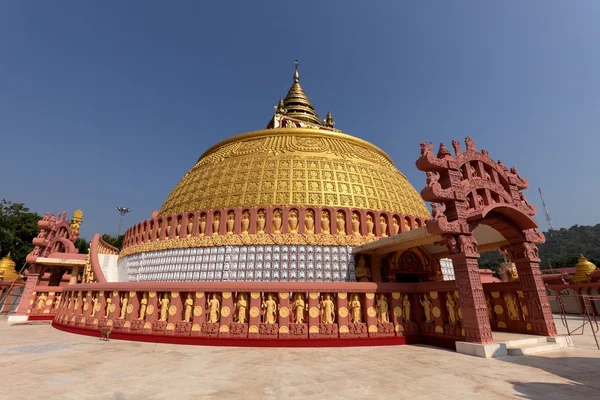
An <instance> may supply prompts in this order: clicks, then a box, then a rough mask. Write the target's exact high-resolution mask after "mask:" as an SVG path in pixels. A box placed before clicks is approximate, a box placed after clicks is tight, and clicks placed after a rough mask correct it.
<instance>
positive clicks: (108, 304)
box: [104, 296, 112, 318]
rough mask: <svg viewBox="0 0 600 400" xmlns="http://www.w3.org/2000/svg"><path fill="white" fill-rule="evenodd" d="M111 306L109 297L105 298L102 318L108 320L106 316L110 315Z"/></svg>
mask: <svg viewBox="0 0 600 400" xmlns="http://www.w3.org/2000/svg"><path fill="white" fill-rule="evenodd" d="M111 305H112V299H111V298H110V296H107V297H106V312H105V313H104V316H105V317H106V318H108V316H109V315H110V308H111V307H110V306H111Z"/></svg>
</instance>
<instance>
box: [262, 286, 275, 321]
mask: <svg viewBox="0 0 600 400" xmlns="http://www.w3.org/2000/svg"><path fill="white" fill-rule="evenodd" d="M263 307H264V308H265V317H264V318H265V323H266V324H274V323H275V321H276V319H277V303H276V302H275V300H273V294H272V293H269V294H267V300H265V301H264V302H263Z"/></svg>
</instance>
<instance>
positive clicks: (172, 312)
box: [169, 306, 177, 317]
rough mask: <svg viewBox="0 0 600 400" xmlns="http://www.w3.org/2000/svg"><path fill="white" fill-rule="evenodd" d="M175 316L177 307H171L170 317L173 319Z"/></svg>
mask: <svg viewBox="0 0 600 400" xmlns="http://www.w3.org/2000/svg"><path fill="white" fill-rule="evenodd" d="M175 314H177V307H176V306H171V307H169V315H170V316H171V317H172V316H173V315H175Z"/></svg>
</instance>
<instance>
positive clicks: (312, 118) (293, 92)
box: [278, 60, 323, 125]
mask: <svg viewBox="0 0 600 400" xmlns="http://www.w3.org/2000/svg"><path fill="white" fill-rule="evenodd" d="M294 64H295V71H294V83H293V84H292V87H290V90H289V91H288V93H287V95H286V96H285V98H284V99H283V108H282V107H278V108H279V109H280V110H281V109H285V111H284V114H285V115H286V116H287V117H290V118H294V119H299V120H301V121H305V122H308V123H311V124H315V125H323V122H322V121H321V119H320V118H319V116H318V115H317V112H316V111H315V108H314V107H313V105H312V104H311V102H310V100H308V97H307V96H306V93H304V89H302V86H300V74H299V73H298V66H299V65H300V63H299V62H298V60H295V61H294Z"/></svg>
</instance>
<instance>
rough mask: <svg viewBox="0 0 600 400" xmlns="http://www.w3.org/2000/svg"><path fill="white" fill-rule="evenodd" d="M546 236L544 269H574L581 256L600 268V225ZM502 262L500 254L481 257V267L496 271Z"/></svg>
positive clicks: (578, 226) (563, 229) (550, 232)
mask: <svg viewBox="0 0 600 400" xmlns="http://www.w3.org/2000/svg"><path fill="white" fill-rule="evenodd" d="M544 235H546V243H544V244H542V245H540V246H539V249H540V256H541V258H542V262H541V264H540V267H541V268H542V269H547V268H549V267H550V265H551V266H552V268H563V267H573V266H575V264H577V259H578V258H579V255H580V254H583V255H584V256H586V257H587V258H588V260H590V261H591V262H593V263H594V264H596V265H598V266H600V224H597V225H595V226H581V225H573V226H572V227H570V228H569V229H565V228H561V229H558V230H553V231H549V232H544ZM502 262H503V259H502V256H500V254H499V253H498V252H491V253H485V254H482V255H481V258H480V260H479V266H480V267H481V268H489V269H493V270H495V269H497V268H498V267H499V266H500V264H501V263H502Z"/></svg>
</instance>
